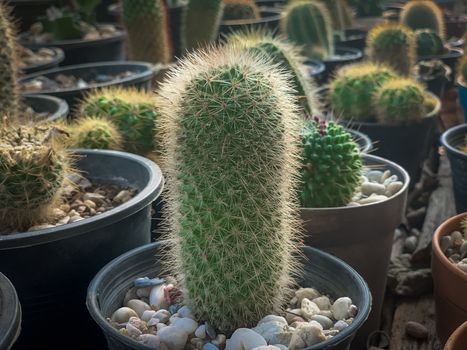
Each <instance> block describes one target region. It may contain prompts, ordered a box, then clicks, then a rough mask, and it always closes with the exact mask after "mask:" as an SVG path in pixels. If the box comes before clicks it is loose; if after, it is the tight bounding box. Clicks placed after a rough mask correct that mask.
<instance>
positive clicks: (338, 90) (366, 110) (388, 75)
mask: <svg viewBox="0 0 467 350" xmlns="http://www.w3.org/2000/svg"><path fill="white" fill-rule="evenodd" d="M396 76H397V75H396V74H395V73H394V72H393V71H392V70H391V69H389V68H386V67H384V66H380V65H377V64H374V63H371V62H368V63H357V64H353V65H349V66H345V67H343V68H341V69H340V70H339V71H338V72H337V75H336V78H335V79H334V80H333V81H332V82H331V91H330V100H331V106H332V109H333V110H334V113H335V115H336V116H337V117H338V118H341V119H345V120H356V121H370V120H372V118H374V112H373V105H372V100H373V94H374V93H375V91H376V90H377V89H378V87H380V86H381V85H382V84H383V83H385V82H386V81H388V80H390V79H394V78H395V77H396Z"/></svg>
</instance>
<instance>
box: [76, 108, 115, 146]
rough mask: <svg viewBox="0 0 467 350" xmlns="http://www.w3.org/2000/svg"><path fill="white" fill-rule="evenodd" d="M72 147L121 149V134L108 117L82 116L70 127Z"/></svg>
mask: <svg viewBox="0 0 467 350" xmlns="http://www.w3.org/2000/svg"><path fill="white" fill-rule="evenodd" d="M71 135H72V143H73V148H87V149H93V148H96V149H111V150H121V149H122V145H123V140H122V135H121V134H120V131H119V130H118V127H117V126H116V125H115V124H114V122H112V121H111V120H110V119H107V118H102V117H93V116H91V117H84V118H80V119H78V120H77V121H76V123H75V124H74V125H73V126H72V127H71Z"/></svg>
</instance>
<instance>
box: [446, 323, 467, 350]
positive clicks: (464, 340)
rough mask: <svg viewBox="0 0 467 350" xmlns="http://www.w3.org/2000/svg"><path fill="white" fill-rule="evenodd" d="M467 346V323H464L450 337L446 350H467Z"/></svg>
mask: <svg viewBox="0 0 467 350" xmlns="http://www.w3.org/2000/svg"><path fill="white" fill-rule="evenodd" d="M466 345H467V322H464V323H463V324H462V325H461V326H459V328H457V329H456V330H455V331H454V333H452V335H451V336H450V337H449V339H448V341H447V343H446V346H445V347H444V350H465V347H466Z"/></svg>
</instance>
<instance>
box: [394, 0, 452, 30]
mask: <svg viewBox="0 0 467 350" xmlns="http://www.w3.org/2000/svg"><path fill="white" fill-rule="evenodd" d="M400 20H401V23H403V24H405V25H406V26H408V27H409V28H412V29H413V30H417V29H430V30H432V31H434V32H435V33H437V34H438V35H439V36H440V37H441V38H443V39H444V37H445V23H444V15H443V11H442V10H441V9H440V8H439V7H438V5H436V3H435V2H434V1H431V0H411V1H408V2H407V3H406V4H405V5H404V8H403V9H402V12H401V15H400Z"/></svg>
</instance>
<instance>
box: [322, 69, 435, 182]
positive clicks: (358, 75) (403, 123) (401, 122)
mask: <svg viewBox="0 0 467 350" xmlns="http://www.w3.org/2000/svg"><path fill="white" fill-rule="evenodd" d="M328 99H329V108H330V109H331V110H333V112H334V113H335V115H336V116H338V117H339V118H341V119H342V120H345V121H346V122H347V123H349V124H350V125H351V127H352V128H356V129H357V130H360V131H362V132H363V133H365V134H367V135H368V136H369V137H370V138H371V139H372V140H373V141H374V142H376V143H377V144H378V148H377V149H376V150H375V154H376V155H379V156H381V157H383V158H386V159H389V160H392V161H394V162H396V163H397V164H399V165H401V166H402V167H403V168H404V169H406V170H407V171H408V173H409V174H410V177H411V179H412V181H413V182H412V185H413V184H415V183H416V181H417V179H418V177H419V175H420V171H421V163H422V161H423V159H424V157H425V156H426V155H427V153H428V149H429V147H430V146H429V143H430V141H429V140H430V138H431V136H432V130H433V128H434V125H435V120H436V119H435V117H436V116H437V114H438V113H439V110H440V107H441V106H440V101H439V99H438V98H437V97H436V96H434V95H432V94H430V93H428V92H426V91H425V89H424V87H423V86H421V85H420V84H419V83H417V82H416V81H414V80H412V79H409V78H402V77H400V76H398V75H397V74H396V73H395V72H394V71H393V70H391V69H390V68H387V67H382V66H379V65H377V64H374V63H361V64H356V65H350V66H347V67H343V68H341V70H339V71H338V73H337V75H336V78H335V79H334V80H333V81H332V82H331V86H330V91H329V97H328Z"/></svg>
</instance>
